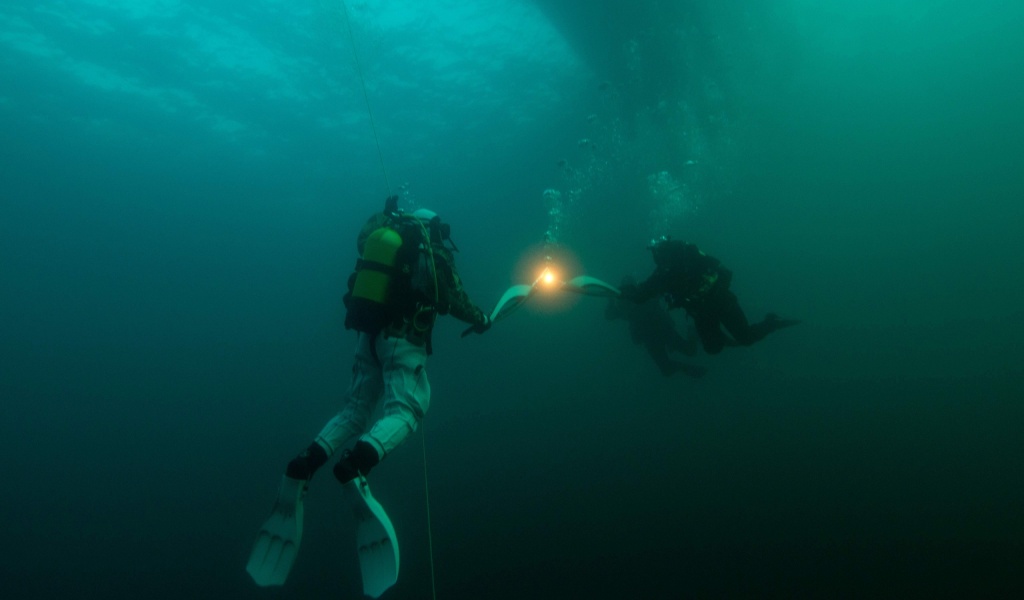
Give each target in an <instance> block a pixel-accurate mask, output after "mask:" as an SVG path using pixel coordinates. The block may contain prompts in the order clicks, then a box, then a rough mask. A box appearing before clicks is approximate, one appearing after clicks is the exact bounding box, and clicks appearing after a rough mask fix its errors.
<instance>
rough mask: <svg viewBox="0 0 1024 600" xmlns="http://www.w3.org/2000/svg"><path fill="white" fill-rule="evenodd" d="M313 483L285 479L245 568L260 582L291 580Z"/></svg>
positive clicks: (275, 582) (265, 584) (273, 582)
mask: <svg viewBox="0 0 1024 600" xmlns="http://www.w3.org/2000/svg"><path fill="white" fill-rule="evenodd" d="M308 488H309V482H308V481H306V480H305V479H292V478H290V477H287V476H285V477H282V478H281V487H280V488H279V489H278V492H277V503H276V504H275V505H274V510H273V512H272V513H270V517H269V518H268V519H267V521H266V523H264V524H263V527H262V528H261V529H260V533H259V535H258V536H257V537H256V545H255V546H253V549H252V554H251V555H249V564H248V565H246V567H245V570H246V571H248V572H249V575H251V576H252V579H253V581H255V582H256V584H257V585H261V586H269V585H282V584H284V582H285V580H286V579H288V573H289V572H290V571H291V570H292V565H293V564H294V563H295V557H296V556H297V555H298V553H299V542H300V541H302V501H303V499H304V498H305V496H306V490H307V489H308Z"/></svg>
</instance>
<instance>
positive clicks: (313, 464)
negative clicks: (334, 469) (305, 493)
mask: <svg viewBox="0 0 1024 600" xmlns="http://www.w3.org/2000/svg"><path fill="white" fill-rule="evenodd" d="M325 462H327V452H326V451H325V450H324V449H323V447H322V446H321V445H320V444H318V443H316V442H313V443H312V444H310V445H309V447H308V448H306V449H305V450H303V451H302V454H299V455H298V456H296V457H295V458H293V459H292V461H291V462H290V463H288V470H287V471H286V472H285V475H287V476H288V477H290V478H292V479H305V480H307V481H308V480H310V479H312V478H313V474H314V473H316V470H317V469H319V468H320V467H322V466H323V465H324V463H325Z"/></svg>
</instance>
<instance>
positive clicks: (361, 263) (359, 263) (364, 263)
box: [356, 258, 405, 277]
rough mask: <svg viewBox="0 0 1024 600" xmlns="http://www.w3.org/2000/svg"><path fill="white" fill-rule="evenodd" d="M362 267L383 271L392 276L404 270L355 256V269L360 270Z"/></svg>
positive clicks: (398, 275)
mask: <svg viewBox="0 0 1024 600" xmlns="http://www.w3.org/2000/svg"><path fill="white" fill-rule="evenodd" d="M363 269H368V270H370V271H378V272H380V273H384V274H385V275H391V276H392V277H400V276H401V275H403V274H405V271H404V270H403V269H400V268H398V267H394V266H391V265H386V264H384V263H380V262H377V261H375V260H365V259H362V258H357V259H356V270H357V271H361V270H363Z"/></svg>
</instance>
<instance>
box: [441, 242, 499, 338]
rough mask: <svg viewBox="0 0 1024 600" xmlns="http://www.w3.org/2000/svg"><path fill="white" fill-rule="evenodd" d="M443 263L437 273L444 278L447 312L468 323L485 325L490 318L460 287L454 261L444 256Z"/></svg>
mask: <svg viewBox="0 0 1024 600" xmlns="http://www.w3.org/2000/svg"><path fill="white" fill-rule="evenodd" d="M444 264H445V266H444V267H441V269H439V270H440V271H441V272H442V273H439V275H440V276H441V277H443V278H444V280H445V281H444V282H443V284H442V285H444V286H445V291H446V296H447V308H448V311H447V312H448V314H450V315H451V316H453V317H455V318H456V319H458V320H460V321H464V322H466V323H469V324H470V325H486V324H487V323H488V321H489V320H490V319H489V318H488V317H487V315H486V313H484V311H482V310H480V307H479V306H477V305H476V304H474V303H473V301H472V300H470V299H469V294H467V293H466V290H465V288H463V287H462V279H461V278H460V277H459V272H458V270H457V269H456V268H455V263H454V261H452V260H451V259H450V257H446V259H445V260H444ZM439 283H440V282H439Z"/></svg>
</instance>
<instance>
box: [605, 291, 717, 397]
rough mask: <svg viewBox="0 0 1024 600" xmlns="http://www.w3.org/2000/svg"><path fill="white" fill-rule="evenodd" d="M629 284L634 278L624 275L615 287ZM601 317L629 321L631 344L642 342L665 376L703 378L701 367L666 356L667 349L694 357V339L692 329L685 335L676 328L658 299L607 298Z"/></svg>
mask: <svg viewBox="0 0 1024 600" xmlns="http://www.w3.org/2000/svg"><path fill="white" fill-rule="evenodd" d="M630 286H632V287H636V279H635V278H633V277H631V276H629V275H627V276H625V277H623V278H622V283H620V284H619V287H620V288H629V287H630ZM604 316H605V318H606V319H608V320H615V319H625V320H626V321H627V322H628V323H629V334H630V336H631V337H632V338H633V343H634V344H643V346H644V348H645V349H646V350H647V353H648V354H650V356H651V358H652V359H654V364H656V365H658V369H659V370H660V371H661V374H662V375H664V376H665V377H670V376H672V375H674V374H676V373H683V374H684V375H688V376H690V377H703V376H704V374H705V373H706V372H707V369H705V368H704V367H700V366H697V365H689V364H685V363H681V362H679V361H677V360H673V359H672V357H670V356H669V353H670V352H676V353H679V354H684V355H686V356H695V355H696V354H697V339H696V335H695V334H694V333H693V331H692V328H691V331H690V332H689V335H688V336H687V337H683V336H682V335H680V333H679V332H678V331H676V323H675V321H674V320H673V319H672V315H670V314H669V313H668V311H667V310H665V309H664V308H662V306H661V302H660V300H658V299H656V298H650V299H648V300H646V301H644V302H627V301H625V300H623V299H621V298H616V297H611V298H609V299H608V306H607V307H606V308H605V311H604Z"/></svg>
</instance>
